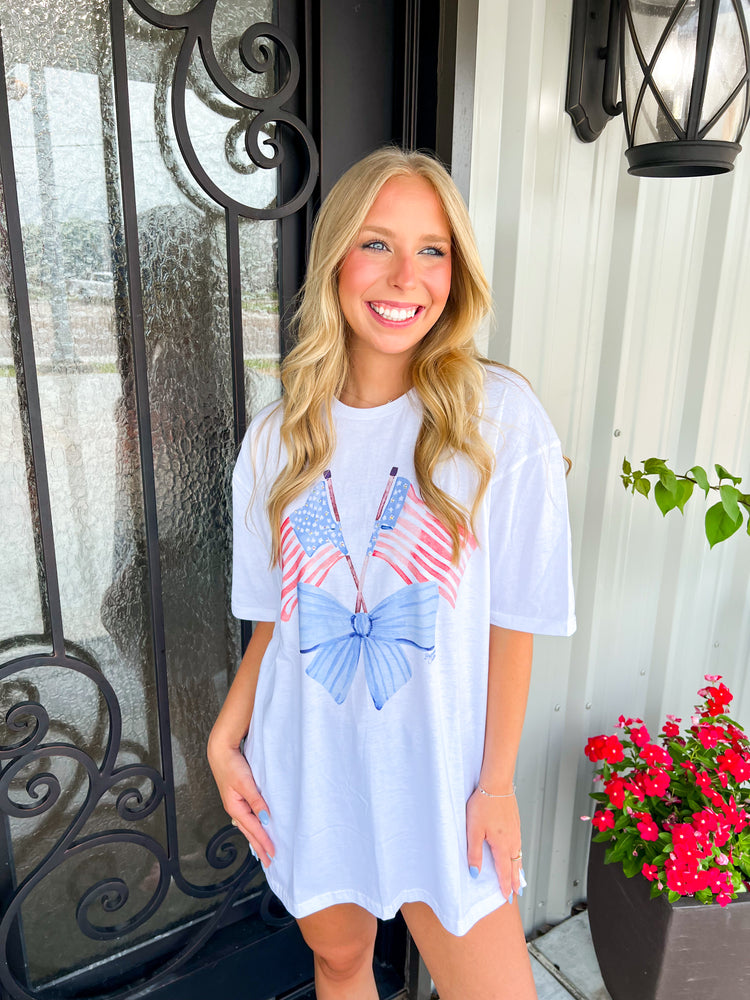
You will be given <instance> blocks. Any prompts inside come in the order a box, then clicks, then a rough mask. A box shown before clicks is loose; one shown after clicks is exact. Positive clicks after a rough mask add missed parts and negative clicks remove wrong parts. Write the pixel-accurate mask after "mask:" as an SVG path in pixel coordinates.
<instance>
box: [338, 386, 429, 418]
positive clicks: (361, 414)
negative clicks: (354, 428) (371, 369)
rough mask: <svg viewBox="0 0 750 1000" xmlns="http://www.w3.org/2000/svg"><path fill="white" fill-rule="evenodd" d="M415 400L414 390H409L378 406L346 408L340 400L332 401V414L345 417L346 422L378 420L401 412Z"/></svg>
mask: <svg viewBox="0 0 750 1000" xmlns="http://www.w3.org/2000/svg"><path fill="white" fill-rule="evenodd" d="M414 399H416V392H415V391H414V389H409V390H408V391H407V392H404V393H402V395H400V396H397V397H396V398H395V399H392V400H391V401H390V402H388V403H382V404H381V405H380V406H348V405H347V404H346V403H342V402H341V400H340V399H334V400H333V406H332V412H333V415H334V416H335V417H346V419H347V420H378V419H379V418H380V417H387V416H390V415H391V414H393V413H397V412H399V411H400V410H402V409H403V408H404V407H405V406H406V405H407V403H410V402H412V400H414Z"/></svg>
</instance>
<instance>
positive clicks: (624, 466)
mask: <svg viewBox="0 0 750 1000" xmlns="http://www.w3.org/2000/svg"><path fill="white" fill-rule="evenodd" d="M622 471H623V472H624V473H625V475H626V476H629V475H630V473H631V472H632V471H633V469H632V468H631V465H630V462H629V461H628V460H627V458H623V460H622Z"/></svg>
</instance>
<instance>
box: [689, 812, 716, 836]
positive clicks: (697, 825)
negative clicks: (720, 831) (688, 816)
mask: <svg viewBox="0 0 750 1000" xmlns="http://www.w3.org/2000/svg"><path fill="white" fill-rule="evenodd" d="M718 825H719V823H718V820H717V818H716V813H715V812H713V810H711V809H702V810H701V811H700V812H694V813H693V823H692V826H693V829H694V830H695V831H696V832H697V833H701V834H705V833H712V832H713V831H714V830H716V828H717V827H718Z"/></svg>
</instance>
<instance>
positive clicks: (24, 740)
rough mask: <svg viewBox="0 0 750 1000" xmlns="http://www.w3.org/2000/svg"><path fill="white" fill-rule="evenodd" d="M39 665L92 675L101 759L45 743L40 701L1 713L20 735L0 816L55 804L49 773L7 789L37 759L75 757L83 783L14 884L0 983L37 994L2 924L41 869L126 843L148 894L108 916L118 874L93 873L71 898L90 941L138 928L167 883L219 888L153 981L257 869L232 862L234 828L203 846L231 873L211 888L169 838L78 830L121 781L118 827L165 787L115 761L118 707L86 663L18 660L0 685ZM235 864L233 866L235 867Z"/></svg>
mask: <svg viewBox="0 0 750 1000" xmlns="http://www.w3.org/2000/svg"><path fill="white" fill-rule="evenodd" d="M45 666H47V667H49V666H57V667H64V668H66V669H68V670H72V671H75V672H76V673H78V674H81V675H83V676H84V677H86V678H88V679H89V680H90V681H92V682H93V683H94V684H95V686H96V688H97V689H98V693H99V696H100V698H101V699H103V701H104V704H105V705H106V710H107V715H108V722H109V728H108V733H107V741H106V747H105V750H104V754H103V759H102V760H101V762H100V763H97V762H96V761H95V760H94V759H93V757H92V756H91V755H90V754H88V753H86V751H84V750H82V749H81V748H80V747H77V746H75V745H74V744H72V743H68V742H65V741H61V740H47V739H46V737H47V736H48V735H49V730H50V722H51V720H50V717H49V714H48V712H47V710H46V709H45V707H44V706H43V705H42V704H41V703H40V702H38V701H32V700H23V701H20V702H18V703H16V704H15V705H13V706H12V707H11V708H10V709H8V711H7V712H6V714H5V725H6V727H7V729H8V730H9V731H10V732H11V733H17V734H19V736H20V739H19V740H18V741H16V742H14V743H12V744H8V745H5V746H1V747H0V761H2V762H3V764H2V767H1V768H0V812H1V813H5V814H6V815H7V816H9V817H12V818H14V819H20V820H24V819H26V820H28V819H32V818H37V817H40V816H42V815H44V814H45V813H47V812H49V811H51V810H53V809H54V807H55V805H56V804H57V803H58V801H59V800H60V796H61V790H62V789H61V783H60V780H59V778H58V777H57V776H56V775H55V774H54V773H53V771H52V770H51V769H46V770H42V771H36V772H35V773H34V774H33V775H32V776H31V777H29V778H28V779H27V780H26V782H25V786H24V792H25V798H26V799H27V801H21V800H20V799H19V797H18V792H17V791H16V792H15V793H12V792H11V786H13V785H14V783H17V782H18V779H19V777H21V776H22V774H23V772H24V771H26V770H28V769H29V768H30V767H33V766H35V765H40V764H41V762H42V761H46V760H55V759H57V760H67V761H72V762H75V764H77V765H79V766H80V767H81V768H83V771H84V773H85V776H86V782H87V786H88V787H87V789H86V790H85V794H84V795H83V796H82V801H81V803H80V805H79V806H78V808H77V810H75V812H74V815H73V817H72V819H71V820H70V822H69V823H68V825H67V828H66V829H65V831H64V832H63V833H62V834H61V835H60V836H59V838H58V839H57V841H56V843H55V844H54V845H53V847H52V848H51V849H50V850H49V851H48V853H47V854H46V856H45V857H44V858H43V859H42V860H41V862H40V863H39V864H38V865H37V866H36V867H35V868H34V869H33V871H31V872H30V873H29V874H28V875H27V877H26V878H25V879H23V881H22V882H21V883H20V884H19V885H18V887H17V889H16V891H15V893H14V894H13V897H12V898H11V899H10V900H9V902H8V906H7V908H6V911H5V913H4V914H3V917H2V920H0V949H2V952H3V956H4V957H3V959H2V960H0V983H2V985H3V988H4V989H5V990H6V991H7V993H8V994H9V995H10V996H11V997H13V998H14V1000H36V997H37V996H38V994H37V993H36V992H35V991H34V990H32V989H30V988H28V987H26V986H25V985H24V984H23V983H22V982H21V981H20V980H19V979H18V978H17V977H16V976H15V975H14V973H13V971H12V969H11V963H9V962H8V961H7V960H5V951H6V949H7V946H8V942H9V940H10V932H11V929H12V927H13V925H14V924H15V923H16V921H18V919H19V916H20V913H21V909H22V907H23V905H24V903H25V902H26V900H27V899H28V898H29V897H30V896H31V894H32V893H33V892H34V891H35V890H37V889H38V888H39V887H40V886H41V885H42V884H43V882H44V880H45V879H46V878H47V877H48V876H49V875H50V873H51V872H53V871H55V870H56V869H58V868H60V866H61V865H63V864H65V863H66V862H69V861H72V860H73V859H75V858H77V857H80V856H82V855H85V854H86V853H87V852H91V851H94V850H96V849H97V848H101V847H106V848H111V847H116V846H118V845H123V844H128V845H132V846H134V847H136V848H141V849H142V850H144V851H146V852H147V853H148V854H149V855H150V856H151V858H152V859H153V863H154V865H155V866H156V870H157V871H158V876H157V879H156V884H155V885H154V887H153V889H152V891H151V895H150V897H149V898H148V899H147V900H146V902H145V903H144V904H143V905H141V906H140V908H139V909H138V910H137V912H136V913H133V914H132V915H130V916H129V917H127V918H126V919H120V920H117V919H116V915H117V914H118V912H119V911H121V910H122V909H123V908H124V907H125V905H126V903H127V902H128V900H129V898H130V889H129V886H128V884H127V882H126V881H125V879H123V878H121V877H120V876H118V875H112V876H108V877H105V878H103V879H100V880H98V881H97V882H96V883H95V884H94V885H92V886H90V887H89V888H88V889H87V890H86V891H85V892H84V893H83V894H82V895H81V897H80V899H79V901H78V904H77V907H76V922H77V925H78V928H79V929H80V931H81V932H82V933H83V934H85V935H86V936H87V937H89V938H90V939H92V940H97V941H108V940H114V939H117V938H120V937H122V936H123V935H126V934H130V933H132V932H133V931H134V930H136V929H137V928H139V927H141V926H142V925H143V924H145V923H146V921H147V920H148V919H149V918H150V917H152V916H153V915H154V913H156V911H157V910H158V909H159V907H160V906H161V904H162V903H163V901H164V898H165V896H166V894H167V891H168V889H169V886H170V884H172V883H173V882H174V883H176V884H177V885H179V887H180V888H181V889H182V891H183V892H187V893H188V894H190V895H193V896H196V897H211V896H215V895H218V894H220V893H222V892H226V896H225V898H224V900H223V901H222V903H221V905H220V907H219V908H218V909H217V910H216V911H215V912H214V913H213V914H212V916H211V917H210V918H209V919H208V920H207V921H206V922H205V925H204V926H203V928H202V929H201V931H200V932H199V933H198V934H197V935H196V936H194V937H193V939H192V940H190V941H189V943H188V944H187V945H186V946H185V947H184V948H182V949H181V950H180V952H179V953H178V954H176V955H174V956H172V958H171V959H170V960H169V961H168V962H167V963H166V964H165V965H163V966H161V967H160V969H159V972H158V977H157V976H154V977H152V978H151V982H154V981H155V979H156V978H161V977H163V976H166V975H168V973H169V972H171V971H173V970H174V969H175V968H176V967H177V966H178V965H180V964H182V963H183V962H184V961H186V960H187V958H189V957H190V956H191V955H192V954H194V953H195V951H197V949H198V948H199V947H200V946H201V945H202V944H203V942H204V941H205V940H206V939H207V938H208V937H209V936H210V934H211V933H212V932H213V930H214V929H215V927H216V926H217V924H218V923H219V922H220V920H221V917H222V916H223V914H224V913H225V912H226V910H227V908H228V907H230V906H231V905H232V903H233V902H234V901H235V900H236V898H237V896H238V894H239V893H240V892H241V891H242V890H243V889H244V887H245V886H246V885H247V883H248V881H249V880H250V879H251V878H252V877H253V875H254V874H255V873H256V872H257V870H258V868H259V862H258V861H257V860H256V859H255V858H253V857H252V855H251V854H250V853H249V852H248V851H247V849H246V848H245V850H244V854H245V856H244V858H242V859H241V853H240V849H239V848H238V844H244V839H243V838H242V835H241V834H240V833H239V831H238V830H237V829H236V828H235V827H232V826H229V825H227V826H225V827H223V828H222V829H220V830H218V831H217V832H216V833H215V834H214V835H213V836H212V838H211V840H210V841H209V843H208V845H207V847H206V849H205V857H206V860H207V862H208V864H209V865H210V866H211V867H212V868H213V869H214V870H216V871H217V872H218V871H221V870H224V869H227V868H230V867H234V869H235V870H234V871H232V872H231V874H229V875H228V876H227V877H225V878H224V879H219V880H217V881H216V882H214V883H212V884H211V885H193V884H192V883H190V882H188V881H187V880H186V879H185V878H184V876H183V875H182V874H181V873H180V870H179V863H180V862H179V856H178V853H177V849H176V844H170V843H168V844H167V847H166V848H165V847H164V846H163V845H162V844H161V843H160V842H159V841H158V840H157V839H156V838H155V837H154V836H152V835H150V834H147V833H144V832H142V831H138V830H133V829H128V828H120V829H110V830H106V831H102V832H97V833H92V834H88V835H82V831H83V829H84V827H85V826H86V823H87V821H88V820H89V819H90V818H91V816H92V814H93V813H94V811H95V810H96V809H97V807H98V806H99V805H100V804H101V802H102V800H103V799H104V798H105V796H107V795H110V794H114V793H115V791H116V789H117V787H118V786H120V785H124V786H125V787H124V788H122V789H121V790H120V791H119V792H118V793H117V794H116V799H115V810H116V814H117V817H118V818H119V819H120V820H122V821H124V822H126V823H128V824H133V823H138V822H140V821H142V820H144V819H146V818H147V817H148V816H150V815H151V814H152V813H153V812H154V811H155V810H156V809H157V808H158V807H159V806H160V805H162V804H163V803H164V801H165V798H166V797H167V796H168V795H169V794H170V789H168V788H167V786H166V783H165V781H164V779H163V776H162V775H161V774H160V773H159V771H157V770H156V769H155V768H153V767H150V766H148V765H146V764H126V765H121V766H117V758H118V753H119V751H120V746H121V741H120V738H121V732H122V718H121V712H120V705H119V702H118V699H117V696H116V694H115V692H114V690H113V688H112V687H111V685H110V684H109V683H108V681H107V680H106V678H104V676H103V675H102V674H101V672H100V671H99V670H98V668H97V667H96V666H95V665H94V664H92V663H87V662H84V661H82V660H79V659H77V658H75V657H72V656H68V655H63V656H56V655H54V654H52V655H48V656H45V655H36V656H29V657H19V658H17V659H14V660H11V661H10V662H9V663H7V664H5V666H4V667H3V668H2V669H0V683H3V682H6V681H8V680H10V679H11V678H14V677H16V676H18V675H19V674H21V675H23V673H24V672H25V671H28V670H32V669H34V668H39V667H45ZM47 766H49V765H47ZM144 782H145V783H147V784H148V786H149V790H148V792H147V794H145V795H144V792H143V790H142V785H143V784H144ZM80 797H81V796H79V798H80ZM240 859H241V861H240ZM238 861H240V863H239V866H238V867H237V862H238ZM265 895H266V897H270V895H271V894H270V892H266V894H265ZM95 910H98V911H99V913H98V914H97V915H96V916H94V911H95ZM260 910H261V916H264V917H265V918H266V920H267V922H268V923H269V924H271V925H273V924H277V925H278V924H279V923H284V922H288V920H289V919H291V918H289V917H288V915H283V916H281V917H280V918H279V916H278V915H274V913H273V910H272V900H271V899H269V898H264V899H263V900H262V901H261V902H260ZM133 989H135V987H133ZM129 992H131V990H126V991H120V992H118V993H117V994H115V995H117V996H118V997H122V998H124V997H126V996H127V995H128V993H129Z"/></svg>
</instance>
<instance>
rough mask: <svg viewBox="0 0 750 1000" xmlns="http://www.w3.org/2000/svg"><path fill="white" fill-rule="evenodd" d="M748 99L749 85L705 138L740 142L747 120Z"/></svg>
mask: <svg viewBox="0 0 750 1000" xmlns="http://www.w3.org/2000/svg"><path fill="white" fill-rule="evenodd" d="M746 101H747V87H746V86H745V87H743V88H742V90H741V91H740V92H739V94H737V96H736V97H735V99H734V100H733V101H732V103H731V104H730V105H729V107H728V108H727V110H726V111H725V112H724V114H723V115H722V116H721V117H720V118H719V120H718V121H717V122H716V124H715V125H713V126H712V127H711V128H710V129H709V130H708V132H706V134H705V135H704V136H703V138H704V139H714V140H716V141H718V142H739V140H740V138H741V136H740V132H741V129H742V123H743V122H744V120H745V103H746Z"/></svg>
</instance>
